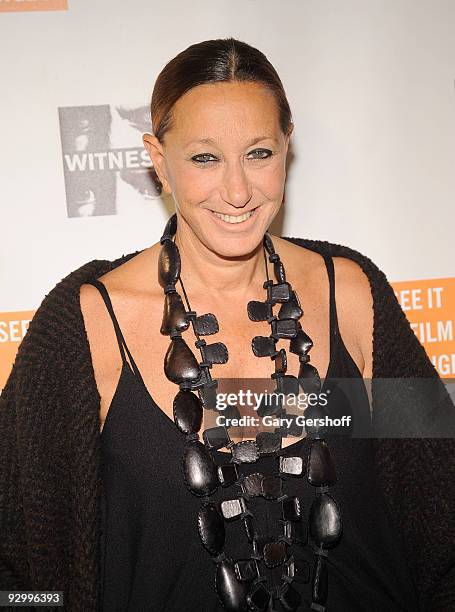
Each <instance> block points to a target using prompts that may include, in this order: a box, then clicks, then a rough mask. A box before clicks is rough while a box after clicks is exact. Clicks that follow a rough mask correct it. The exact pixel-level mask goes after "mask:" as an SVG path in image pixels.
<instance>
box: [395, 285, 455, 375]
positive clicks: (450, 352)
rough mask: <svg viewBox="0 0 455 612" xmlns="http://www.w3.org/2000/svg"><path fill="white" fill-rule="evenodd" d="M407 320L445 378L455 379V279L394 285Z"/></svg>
mask: <svg viewBox="0 0 455 612" xmlns="http://www.w3.org/2000/svg"><path fill="white" fill-rule="evenodd" d="M391 285H392V287H393V290H394V291H395V295H396V296H397V299H398V301H399V302H400V305H401V308H402V309H403V311H404V313H405V315H406V317H407V318H408V320H409V322H410V323H411V327H412V329H413V330H414V333H415V334H416V336H417V338H418V339H419V340H420V342H421V343H422V344H423V346H424V347H425V350H426V352H427V355H428V356H429V357H430V359H431V361H432V362H433V365H434V366H435V368H436V369H437V371H438V373H439V375H440V376H441V377H443V378H453V377H454V376H455V339H454V319H455V278H432V279H431V280H418V281H404V282H396V283H391Z"/></svg>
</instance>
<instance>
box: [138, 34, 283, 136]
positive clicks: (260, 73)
mask: <svg viewBox="0 0 455 612" xmlns="http://www.w3.org/2000/svg"><path fill="white" fill-rule="evenodd" d="M235 81H237V82H248V81H249V82H256V83H261V84H262V85H264V86H265V87H266V88H267V89H268V90H269V91H270V92H271V93H272V94H273V95H274V97H275V99H276V102H277V107H278V112H279V122H280V128H281V130H282V131H283V133H284V134H287V133H288V131H289V129H290V127H291V124H292V116H291V109H290V107H289V103H288V101H287V98H286V93H285V91H284V87H283V84H282V82H281V79H280V77H279V76H278V73H277V72H276V70H275V68H274V67H273V66H272V64H271V63H270V62H269V60H268V59H267V57H266V56H265V55H264V54H263V53H262V52H261V51H259V50H258V49H256V48H255V47H252V46H251V45H248V44H247V43H245V42H242V41H240V40H237V39H235V38H216V39H213V40H205V41H202V42H199V43H196V44H194V45H190V46H189V47H188V48H187V49H185V50H184V51H182V52H181V53H179V54H178V55H176V56H175V57H174V58H173V59H171V60H170V61H169V62H168V63H167V64H166V65H165V66H164V68H163V69H162V71H161V72H160V74H159V75H158V78H157V79H156V82H155V86H154V89H153V93H152V100H151V105H150V111H151V118H152V130H153V133H154V135H155V136H156V137H157V138H158V140H159V141H160V142H163V138H164V134H165V133H166V132H167V131H168V130H169V129H170V128H171V120H172V109H173V106H174V104H175V103H176V102H177V100H178V99H179V98H180V97H181V96H183V95H184V94H185V93H186V92H187V91H189V90H190V89H192V88H193V87H197V86H198V85H205V84H209V83H221V82H235Z"/></svg>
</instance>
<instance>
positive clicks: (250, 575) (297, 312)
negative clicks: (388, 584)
mask: <svg viewBox="0 0 455 612" xmlns="http://www.w3.org/2000/svg"><path fill="white" fill-rule="evenodd" d="M176 231H177V215H176V214H174V215H172V216H171V217H170V219H169V220H168V222H167V223H166V226H165V229H164V233H163V235H162V237H161V239H160V244H161V251H160V257H159V265H158V275H159V282H160V284H161V286H162V287H163V289H164V295H165V298H164V311H163V320H162V325H161V330H160V331H161V333H162V334H165V335H168V336H170V339H171V341H170V345H169V348H168V350H167V352H166V355H165V358H164V373H165V375H166V377H167V378H168V379H169V380H170V381H172V382H174V383H175V384H177V385H179V391H178V392H177V394H176V395H175V398H174V400H173V417H174V422H175V424H176V426H177V428H178V429H179V431H180V432H181V433H182V434H184V435H185V437H186V439H185V450H184V454H183V460H182V466H183V477H184V481H185V484H186V487H187V488H188V489H189V491H190V492H191V493H192V494H193V495H196V496H198V497H200V498H201V502H202V504H201V508H200V510H199V513H198V519H197V529H198V531H199V536H200V540H201V542H202V545H203V546H204V548H205V549H206V550H207V552H208V553H209V554H210V555H211V557H212V559H213V561H214V563H215V588H216V592H217V594H218V598H219V600H220V602H221V604H222V605H223V607H224V608H225V609H226V610H230V611H232V612H237V611H241V610H245V611H246V610H255V611H257V612H272V611H274V610H276V607H275V602H276V601H277V600H278V601H279V602H280V604H281V606H282V609H284V610H289V611H292V610H296V609H297V608H298V607H299V606H300V605H301V595H300V593H299V592H298V590H297V589H296V588H295V583H298V582H302V576H303V575H304V574H305V573H307V570H306V569H305V568H304V567H303V565H302V564H303V563H304V562H303V561H302V560H301V559H298V558H296V557H295V556H294V555H293V554H291V553H290V552H289V551H290V546H291V545H292V544H293V543H295V542H299V540H298V538H297V536H296V533H295V531H294V529H295V524H296V523H297V522H298V521H302V505H301V502H300V499H299V497H298V496H290V495H287V494H286V492H285V490H284V489H285V485H286V481H287V480H288V479H289V478H302V479H305V478H306V480H307V481H308V483H309V484H310V485H311V486H312V487H314V491H315V496H314V499H313V502H312V505H311V508H310V512H309V519H308V533H309V535H310V538H311V544H312V547H313V550H314V565H313V572H312V578H311V580H312V583H311V598H312V603H311V610H319V611H320V612H324V611H325V610H326V609H327V608H326V602H327V594H328V571H327V553H328V550H329V549H330V548H332V547H333V546H335V545H336V544H337V543H338V542H339V539H340V537H341V533H342V523H341V516H340V512H339V508H338V505H337V503H336V502H335V500H334V499H333V497H332V496H331V495H330V493H329V492H328V491H329V487H331V486H332V485H333V484H335V482H336V474H335V469H334V466H333V462H332V460H331V456H330V452H329V448H328V445H327V443H326V441H325V440H324V437H323V435H324V432H325V426H324V421H323V419H324V416H325V414H326V413H325V412H324V410H323V408H322V407H321V405H318V404H316V405H313V406H309V407H307V409H306V410H305V415H304V416H305V426H304V427H305V430H306V435H307V437H308V438H309V450H308V458H307V462H306V465H304V462H303V459H302V457H300V456H284V455H283V454H282V453H279V451H280V450H281V449H282V437H283V436H286V435H293V436H297V435H301V434H302V432H303V426H300V427H299V426H297V421H296V420H295V419H294V420H293V419H292V415H287V417H286V407H285V405H284V403H283V401H280V399H277V400H276V401H269V402H265V403H264V404H261V405H260V406H259V408H258V415H259V416H264V415H266V414H267V415H274V416H277V417H280V419H283V418H284V417H286V418H289V417H291V419H290V421H287V422H290V423H292V425H291V426H290V427H289V428H287V430H286V431H284V430H283V428H277V429H275V431H274V432H266V431H261V432H258V433H257V434H256V437H255V439H251V440H241V441H239V442H234V441H233V440H232V439H231V437H230V435H229V429H230V427H229V426H228V425H223V426H218V427H211V428H208V429H205V430H204V431H203V433H202V440H201V439H200V431H201V427H202V421H203V411H204V410H212V411H213V410H217V407H216V406H217V402H216V395H217V388H218V381H217V380H216V379H212V377H211V375H210V369H211V367H212V365H213V364H214V363H216V364H224V363H226V362H227V361H228V350H227V348H226V346H225V345H224V344H223V343H222V342H214V343H210V344H208V343H207V342H206V341H205V340H204V339H203V338H201V336H210V335H212V334H215V333H217V332H218V331H219V326H218V321H217V319H216V317H215V316H214V315H213V314H212V313H206V314H202V315H197V313H196V312H195V311H193V310H192V309H191V306H190V303H189V300H188V296H187V294H186V291H185V288H184V286H183V283H182V279H181V277H180V271H181V259H180V254H179V250H178V247H177V245H176V244H175V242H174V240H173V238H174V236H175V233H176ZM263 252H264V260H265V269H266V278H267V280H266V281H265V282H264V285H263V287H264V289H265V290H266V292H267V296H266V299H265V300H264V301H254V300H253V301H250V302H248V304H247V313H248V317H249V319H250V320H252V321H267V322H268V323H269V324H270V327H271V333H270V335H269V336H255V337H254V338H253V339H252V343H251V346H252V350H253V353H254V355H256V356H257V357H267V356H268V357H270V358H271V360H272V361H274V365H275V368H274V370H275V371H274V372H273V373H272V374H271V378H272V379H273V380H274V381H275V384H276V389H275V393H274V395H273V396H274V397H276V398H282V397H283V396H285V395H290V394H298V393H299V388H300V387H302V388H303V390H304V392H305V393H316V394H318V393H319V392H320V390H321V380H320V377H319V374H318V371H317V369H316V368H314V367H313V366H312V365H311V364H310V363H309V361H310V355H309V354H308V353H309V351H310V349H311V348H312V346H313V342H312V340H311V338H309V336H308V335H307V334H306V333H305V331H304V330H303V329H302V326H301V323H300V322H299V319H300V318H301V316H302V315H303V311H302V308H301V306H300V301H299V298H298V296H297V294H296V292H295V291H294V290H293V289H292V287H291V284H290V283H289V282H288V281H286V273H285V269H284V266H283V262H282V261H281V260H280V256H279V255H278V253H276V252H275V250H274V246H273V242H272V239H271V237H270V235H269V234H268V232H266V233H265V235H264V239H263ZM267 256H268V260H269V262H270V263H272V264H273V269H274V274H275V276H276V280H277V282H276V283H274V282H273V280H271V279H270V278H269V274H268V267H267ZM177 282H180V285H181V288H182V292H183V295H184V298H185V302H186V308H185V305H184V303H183V300H182V297H181V295H180V294H179V293H178V291H177V289H176V284H177ZM277 304H279V305H280V306H279V310H278V313H277V314H273V308H274V306H276V305H277ZM190 324H191V325H192V329H193V332H194V335H195V337H196V338H197V340H196V342H195V346H196V347H197V348H198V349H199V350H200V353H201V361H199V362H198V360H197V359H196V356H195V355H194V353H193V351H192V350H191V349H190V347H189V346H188V344H187V343H186V341H185V340H184V339H183V337H182V332H184V331H185V330H187V329H188V328H189V326H190ZM280 339H285V340H289V351H290V352H291V353H294V354H297V355H298V357H299V372H298V376H297V377H296V376H292V375H290V374H287V373H286V371H287V359H286V351H285V349H284V348H281V349H279V350H277V347H276V342H277V341H278V340H280ZM194 391H196V392H197V393H194ZM234 410H235V408H234ZM294 416H295V415H294ZM281 422H282V421H281ZM225 447H226V448H227V449H228V451H229V453H230V455H227V456H228V457H229V456H230V460H229V461H225V462H224V463H223V464H222V465H217V463H216V461H215V459H214V451H216V450H218V449H221V448H225ZM261 456H269V457H274V458H275V459H276V472H275V474H273V475H267V476H266V475H263V474H261V473H259V472H256V473H253V474H249V475H247V476H245V475H241V474H240V473H239V472H240V470H239V467H240V465H241V464H243V463H255V462H257V461H258V459H259V458H260V457H261ZM235 485H236V486H237V488H235ZM219 487H232V491H233V493H232V496H231V498H230V499H224V500H222V501H215V499H214V498H213V496H214V494H215V493H216V492H217V490H218V488H219ZM259 497H262V498H263V499H264V500H265V501H264V503H278V504H281V516H282V518H281V519H280V524H281V527H280V531H281V535H280V536H279V537H275V538H273V539H270V538H269V539H268V538H264V537H263V536H262V535H261V534H259V533H258V532H257V531H256V529H255V524H254V516H253V513H252V512H251V508H250V507H249V505H248V502H249V501H250V500H251V498H259ZM234 520H239V521H242V522H243V525H244V528H245V537H246V538H247V539H248V542H249V543H250V545H251V556H250V558H249V559H245V558H242V559H232V558H230V557H229V556H228V555H226V553H225V550H224V549H225V538H226V528H225V523H226V522H229V521H234ZM195 528H196V526H195ZM299 543H300V542H299ZM280 566H281V568H282V572H281V580H280V584H279V585H278V586H273V587H272V586H271V585H270V584H269V583H268V580H267V578H266V575H265V574H266V571H265V568H277V567H280ZM300 609H302V608H300Z"/></svg>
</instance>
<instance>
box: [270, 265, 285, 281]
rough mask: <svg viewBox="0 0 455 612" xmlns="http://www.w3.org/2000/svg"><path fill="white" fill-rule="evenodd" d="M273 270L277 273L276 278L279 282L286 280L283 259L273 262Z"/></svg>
mask: <svg viewBox="0 0 455 612" xmlns="http://www.w3.org/2000/svg"><path fill="white" fill-rule="evenodd" d="M273 271H274V273H275V276H276V279H277V281H278V282H279V283H285V282H286V273H285V271H284V266H283V262H282V261H276V262H275V263H274V264H273Z"/></svg>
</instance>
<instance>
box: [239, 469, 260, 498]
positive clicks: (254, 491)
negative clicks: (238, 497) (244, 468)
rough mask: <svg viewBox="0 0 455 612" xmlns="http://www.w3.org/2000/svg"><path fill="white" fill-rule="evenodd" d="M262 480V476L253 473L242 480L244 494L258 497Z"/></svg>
mask: <svg viewBox="0 0 455 612" xmlns="http://www.w3.org/2000/svg"><path fill="white" fill-rule="evenodd" d="M263 478H264V475H263V474H260V473H259V472H254V473H253V474H248V476H245V478H244V479H243V483H242V484H243V487H244V489H245V493H248V495H251V496H252V497H259V496H260V495H262V480H263Z"/></svg>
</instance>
